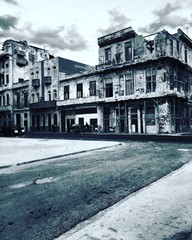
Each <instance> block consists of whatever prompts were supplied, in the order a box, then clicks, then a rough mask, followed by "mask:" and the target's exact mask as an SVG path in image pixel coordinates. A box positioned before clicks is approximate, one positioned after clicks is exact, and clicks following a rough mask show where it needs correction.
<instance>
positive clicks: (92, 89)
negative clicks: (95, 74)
mask: <svg viewBox="0 0 192 240" xmlns="http://www.w3.org/2000/svg"><path fill="white" fill-rule="evenodd" d="M89 95H90V96H96V81H91V82H89Z"/></svg>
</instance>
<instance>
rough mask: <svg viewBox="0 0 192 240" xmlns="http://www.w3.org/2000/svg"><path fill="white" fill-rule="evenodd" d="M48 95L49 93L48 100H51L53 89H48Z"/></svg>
mask: <svg viewBox="0 0 192 240" xmlns="http://www.w3.org/2000/svg"><path fill="white" fill-rule="evenodd" d="M47 95H48V101H51V91H48V92H47Z"/></svg>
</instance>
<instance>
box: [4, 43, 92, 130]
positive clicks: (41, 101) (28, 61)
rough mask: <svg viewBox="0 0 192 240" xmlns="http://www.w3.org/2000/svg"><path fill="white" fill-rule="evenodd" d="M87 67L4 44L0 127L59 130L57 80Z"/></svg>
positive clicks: (32, 48)
mask: <svg viewBox="0 0 192 240" xmlns="http://www.w3.org/2000/svg"><path fill="white" fill-rule="evenodd" d="M87 67H88V65H85V64H82V63H79V62H75V61H71V60H68V59H64V58H60V57H56V58H54V57H53V56H52V55H50V54H49V52H48V51H47V50H45V49H41V48H37V47H35V46H30V45H28V43H27V42H26V41H15V40H11V39H10V40H6V41H5V42H4V43H3V48H2V51H1V52H0V126H19V127H24V128H25V130H26V131H30V130H31V131H47V130H50V129H51V125H52V124H54V125H56V126H57V130H58V129H59V127H58V126H59V125H60V124H59V119H58V113H57V109H56V100H58V99H59V95H58V92H59V90H58V88H59V78H60V77H61V76H62V75H63V76H65V75H69V76H70V75H71V74H76V73H81V72H84V71H85V70H86V69H87Z"/></svg>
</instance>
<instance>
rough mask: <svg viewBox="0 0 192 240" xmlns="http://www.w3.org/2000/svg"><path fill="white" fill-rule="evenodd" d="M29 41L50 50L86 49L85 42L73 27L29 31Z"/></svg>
mask: <svg viewBox="0 0 192 240" xmlns="http://www.w3.org/2000/svg"><path fill="white" fill-rule="evenodd" d="M30 35H31V37H30V39H29V40H30V41H31V42H32V43H35V44H39V45H46V46H47V45H48V46H49V47H51V48H52V49H58V50H71V51H81V50H84V49H86V48H88V44H87V41H86V40H85V39H84V38H83V36H82V35H81V34H80V33H79V32H78V30H77V28H76V26H75V25H72V26H70V27H68V28H67V27H64V26H62V27H59V28H57V29H48V28H43V29H38V30H37V31H31V34H30Z"/></svg>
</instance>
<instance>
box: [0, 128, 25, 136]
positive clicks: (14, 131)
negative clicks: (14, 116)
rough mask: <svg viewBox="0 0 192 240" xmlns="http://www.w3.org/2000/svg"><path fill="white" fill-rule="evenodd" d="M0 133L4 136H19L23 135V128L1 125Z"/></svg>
mask: <svg viewBox="0 0 192 240" xmlns="http://www.w3.org/2000/svg"><path fill="white" fill-rule="evenodd" d="M1 133H2V134H3V135H4V136H19V135H23V134H24V133H25V130H24V128H21V127H3V128H1Z"/></svg>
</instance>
